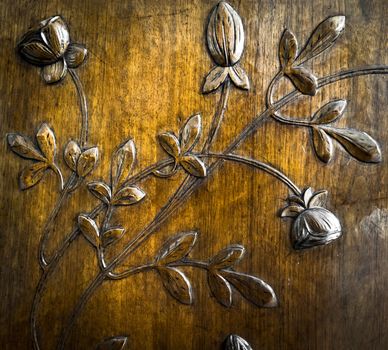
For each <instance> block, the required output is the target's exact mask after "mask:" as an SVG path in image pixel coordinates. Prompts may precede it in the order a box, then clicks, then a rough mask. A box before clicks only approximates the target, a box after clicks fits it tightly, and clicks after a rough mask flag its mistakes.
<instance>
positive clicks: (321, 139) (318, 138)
mask: <svg viewBox="0 0 388 350" xmlns="http://www.w3.org/2000/svg"><path fill="white" fill-rule="evenodd" d="M312 138H313V145H314V150H315V154H316V155H317V157H318V158H319V160H321V161H322V162H324V163H329V162H330V160H331V159H332V157H333V154H334V145H333V142H332V140H331V138H330V137H329V135H328V134H327V133H326V132H325V131H324V130H323V129H322V128H319V127H317V128H315V127H314V128H312Z"/></svg>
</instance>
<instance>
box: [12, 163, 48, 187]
mask: <svg viewBox="0 0 388 350" xmlns="http://www.w3.org/2000/svg"><path fill="white" fill-rule="evenodd" d="M47 168H48V164H47V163H45V162H38V163H35V164H33V165H31V166H29V167H27V168H25V169H24V170H23V171H22V173H21V174H20V178H19V185H20V189H21V190H26V189H28V188H30V187H32V186H35V185H36V184H37V183H38V182H39V181H40V180H42V178H43V176H44V174H45V172H46V170H47Z"/></svg>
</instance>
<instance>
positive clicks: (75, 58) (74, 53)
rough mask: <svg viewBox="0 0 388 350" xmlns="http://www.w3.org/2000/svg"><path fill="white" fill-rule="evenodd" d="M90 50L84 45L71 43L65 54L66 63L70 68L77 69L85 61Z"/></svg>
mask: <svg viewBox="0 0 388 350" xmlns="http://www.w3.org/2000/svg"><path fill="white" fill-rule="evenodd" d="M87 53H88V50H87V49H86V47H85V46H84V45H81V44H75V43H71V44H70V45H69V46H68V48H67V50H66V53H65V59H66V63H67V65H68V66H69V67H70V68H77V67H78V66H79V65H80V64H82V62H83V61H84V60H85V58H86V55H87Z"/></svg>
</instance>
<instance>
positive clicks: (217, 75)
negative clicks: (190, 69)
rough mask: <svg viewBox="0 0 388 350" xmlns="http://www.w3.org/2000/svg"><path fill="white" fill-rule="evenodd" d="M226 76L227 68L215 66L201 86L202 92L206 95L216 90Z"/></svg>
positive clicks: (227, 73)
mask: <svg viewBox="0 0 388 350" xmlns="http://www.w3.org/2000/svg"><path fill="white" fill-rule="evenodd" d="M228 75H229V71H228V68H226V67H220V66H215V67H214V68H212V70H211V71H210V72H209V73H208V75H207V76H206V78H205V81H204V83H203V86H202V92H203V93H204V94H207V93H210V92H213V91H215V90H217V89H218V88H219V87H220V86H221V85H222V84H223V83H224V82H225V80H226V79H227V77H228Z"/></svg>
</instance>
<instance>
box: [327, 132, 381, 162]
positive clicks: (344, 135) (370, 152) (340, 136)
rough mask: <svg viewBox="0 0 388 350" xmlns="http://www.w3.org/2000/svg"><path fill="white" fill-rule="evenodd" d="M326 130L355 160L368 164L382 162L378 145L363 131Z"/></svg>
mask: <svg viewBox="0 0 388 350" xmlns="http://www.w3.org/2000/svg"><path fill="white" fill-rule="evenodd" d="M324 130H325V131H326V132H327V133H328V134H330V136H332V137H333V138H335V139H336V140H337V141H338V142H339V143H340V144H341V145H342V146H343V147H344V148H345V149H346V150H347V151H348V152H349V153H350V154H351V155H352V156H353V157H354V158H356V159H358V160H360V161H362V162H367V163H379V162H381V151H380V147H379V145H378V143H377V142H376V141H375V140H374V139H373V138H372V137H370V136H369V135H368V134H367V133H365V132H363V131H358V130H354V129H337V128H332V127H325V128H324Z"/></svg>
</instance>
